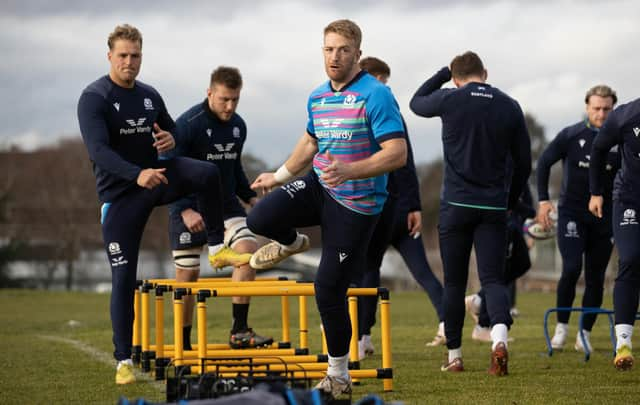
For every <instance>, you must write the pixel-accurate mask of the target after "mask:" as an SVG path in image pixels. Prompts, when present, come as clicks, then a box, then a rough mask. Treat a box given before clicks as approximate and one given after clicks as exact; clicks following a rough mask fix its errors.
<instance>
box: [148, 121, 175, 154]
mask: <svg viewBox="0 0 640 405" xmlns="http://www.w3.org/2000/svg"><path fill="white" fill-rule="evenodd" d="M153 139H155V140H156V141H155V142H154V143H153V147H154V148H156V149H157V150H158V152H160V153H161V152H166V151H168V150H171V149H173V148H175V146H176V141H175V139H173V135H171V133H170V132H167V131H165V130H163V129H160V127H159V126H158V124H156V123H154V124H153Z"/></svg>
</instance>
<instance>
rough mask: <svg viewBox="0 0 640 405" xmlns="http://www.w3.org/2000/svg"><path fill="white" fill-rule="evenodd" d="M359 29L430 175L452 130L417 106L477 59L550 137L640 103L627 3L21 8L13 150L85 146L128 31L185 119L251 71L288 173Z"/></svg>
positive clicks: (5, 72) (13, 62) (15, 29)
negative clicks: (80, 107) (95, 102)
mask: <svg viewBox="0 0 640 405" xmlns="http://www.w3.org/2000/svg"><path fill="white" fill-rule="evenodd" d="M338 18H350V19H352V20H354V21H356V22H357V23H358V24H359V25H360V27H361V29H362V31H363V42H362V50H363V55H365V56H377V57H379V58H381V59H384V60H386V61H387V62H388V63H389V65H390V66H391V80H390V82H389V85H390V86H391V88H392V89H393V92H394V93H395V95H396V97H397V99H398V101H399V103H400V106H401V110H402V112H403V114H404V116H405V118H406V120H407V123H408V126H409V133H410V135H411V139H412V142H413V144H414V153H415V155H416V160H417V162H427V161H429V160H432V159H434V158H436V157H438V156H440V155H441V146H440V121H439V120H437V119H431V120H427V119H424V118H419V117H416V116H415V115H414V114H413V113H412V112H411V111H409V108H408V104H409V100H410V98H411V96H412V95H413V92H414V91H415V90H416V89H417V88H418V87H419V86H420V84H422V82H423V81H424V80H426V79H427V78H428V77H430V76H431V75H432V74H433V73H435V72H436V71H437V70H438V69H439V68H440V67H442V66H445V65H447V64H449V62H450V61H451V59H452V58H453V57H454V56H455V55H457V54H459V53H462V52H464V51H466V50H473V51H476V52H477V53H478V54H479V55H480V56H481V57H482V58H483V60H484V62H485V65H486V67H487V69H488V71H489V80H488V82H489V83H490V84H492V85H494V86H496V87H499V88H500V89H502V90H503V91H506V92H507V93H508V94H510V95H511V96H513V97H514V98H516V99H517V100H518V101H519V102H520V104H521V106H522V108H523V109H524V110H525V111H527V112H530V113H531V114H533V115H534V116H535V117H536V118H537V119H538V120H539V121H540V123H541V124H542V125H543V126H544V127H545V128H546V134H547V137H548V138H550V137H553V136H554V135H555V134H556V133H557V132H558V131H559V130H560V129H562V128H563V127H564V126H567V125H569V124H572V123H575V122H577V121H578V120H580V119H581V117H582V114H583V112H584V102H583V98H584V93H585V92H586V90H587V89H588V88H589V87H591V86H593V85H595V84H600V83H605V84H608V85H610V86H611V87H613V88H614V89H615V90H616V91H617V92H618V95H619V99H620V102H622V103H624V102H628V101H631V100H633V99H634V98H637V97H640V76H639V72H640V52H638V50H639V49H640V2H639V1H637V0H628V1H625V0H621V1H606V2H605V1H587V0H585V1H540V0H539V1H535V2H533V1H460V0H449V1H443V0H442V1H441V0H429V1H427V0H423V1H418V0H416V1H411V0H405V1H393V2H392V1H382V0H380V1H357V2H355V1H354V2H350V1H346V0H344V1H337V0H331V1H322V2H319V1H286V0H284V1H277V2H276V1H273V2H271V1H242V0H236V1H206V2H205V1H201V2H198V1H192V2H189V1H183V2H178V1H175V0H172V1H165V0H155V1H153V2H151V1H142V0H133V1H127V2H126V3H119V2H117V1H109V2H103V1H101V2H92V1H80V0H71V1H64V2H56V1H46V0H39V1H28V0H22V1H14V0H9V1H7V0H4V1H3V2H2V4H1V5H0V51H1V52H2V62H1V63H0V72H1V75H0V89H1V90H0V101H1V108H0V122H1V123H2V126H1V127H0V148H6V147H7V146H8V145H10V144H15V145H18V146H20V147H22V148H24V149H27V150H29V149H32V148H34V147H37V146H39V145H42V144H45V143H50V142H55V141H56V140H57V139H59V138H60V137H63V136H79V135H78V134H79V129H78V123H77V118H76V104H77V100H78V97H79V95H80V93H81V92H82V90H83V89H84V87H86V85H87V84H89V83H90V82H92V81H93V80H95V79H96V78H98V77H99V76H101V75H104V74H105V73H107V72H108V67H109V66H108V62H107V59H106V53H107V45H106V38H107V36H108V34H109V33H110V32H111V31H112V30H113V28H114V27H115V26H116V25H117V24H120V23H125V22H126V23H130V24H133V25H135V26H137V27H138V28H139V29H140V30H141V31H142V34H143V37H144V46H143V55H144V56H143V63H142V70H141V74H140V76H139V79H140V80H142V81H144V82H147V83H148V84H151V85H152V86H154V87H155V88H156V89H158V91H159V92H160V94H161V95H162V96H163V98H164V100H165V102H166V104H167V106H168V108H169V112H170V113H171V115H172V116H173V117H174V118H177V117H178V115H180V114H181V113H182V112H183V111H185V110H186V109H188V108H189V107H191V106H192V105H194V104H195V103H197V102H200V101H201V100H203V99H204V96H205V90H206V87H207V85H208V78H209V74H210V73H211V71H212V70H213V68H215V67H216V66H218V65H221V64H225V65H231V66H236V67H238V68H239V69H240V70H241V72H242V74H243V76H244V82H245V85H244V88H243V91H242V97H241V101H240V105H239V107H238V112H239V113H240V114H241V115H242V116H243V117H244V119H245V120H246V122H247V125H248V128H249V134H248V141H247V144H246V146H245V150H247V151H249V152H251V153H253V154H256V155H258V156H259V157H261V158H262V159H263V160H265V161H266V162H267V163H268V164H270V165H272V166H275V165H279V164H280V163H281V162H282V161H283V160H284V159H285V158H286V157H287V155H288V153H289V152H290V151H291V150H292V148H293V146H294V143H295V142H296V140H297V138H298V137H299V136H300V135H301V134H302V133H303V131H304V129H305V124H306V110H305V108H306V101H307V97H308V95H309V92H310V91H311V90H312V89H313V88H315V87H316V86H318V85H319V84H320V83H322V82H323V81H324V80H326V76H325V74H324V70H323V62H322V54H321V46H322V30H323V28H324V27H325V26H326V25H327V23H329V22H330V21H333V20H335V19H338Z"/></svg>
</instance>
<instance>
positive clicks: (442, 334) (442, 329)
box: [438, 322, 444, 336]
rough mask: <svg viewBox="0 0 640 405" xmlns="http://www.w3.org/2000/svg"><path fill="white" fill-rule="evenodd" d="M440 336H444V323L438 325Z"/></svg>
mask: <svg viewBox="0 0 640 405" xmlns="http://www.w3.org/2000/svg"><path fill="white" fill-rule="evenodd" d="M438 336H444V322H440V323H439V324H438Z"/></svg>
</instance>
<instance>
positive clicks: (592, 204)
mask: <svg viewBox="0 0 640 405" xmlns="http://www.w3.org/2000/svg"><path fill="white" fill-rule="evenodd" d="M603 202H604V200H603V198H602V196H601V195H592V196H591V199H589V211H591V213H592V214H593V215H595V216H596V217H598V218H602V204H603Z"/></svg>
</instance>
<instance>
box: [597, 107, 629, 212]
mask: <svg viewBox="0 0 640 405" xmlns="http://www.w3.org/2000/svg"><path fill="white" fill-rule="evenodd" d="M614 145H618V146H619V152H620V155H621V160H622V163H621V168H620V170H619V171H618V174H617V175H616V178H615V181H614V185H613V199H614V200H620V201H623V202H634V203H637V202H639V201H640V175H639V174H640V99H636V100H634V101H632V102H630V103H627V104H624V105H621V106H620V107H618V108H616V109H615V110H613V111H612V112H611V113H610V114H609V116H608V117H607V120H606V121H605V123H604V125H603V126H602V128H600V134H598V136H597V137H596V139H595V141H594V142H593V145H592V147H591V165H590V168H589V183H590V189H591V194H593V195H604V190H605V188H606V186H605V183H604V180H603V176H602V174H603V173H604V171H605V167H606V158H607V153H608V152H609V150H610V149H611V148H612V147H613V146H614Z"/></svg>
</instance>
